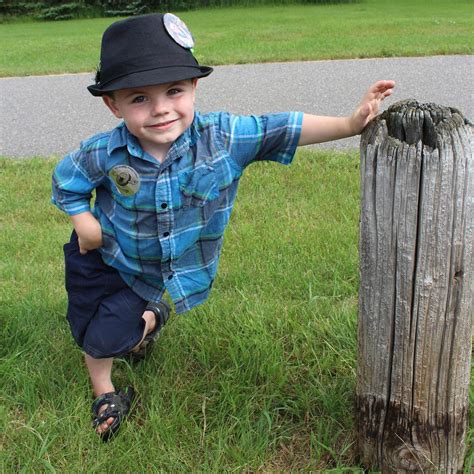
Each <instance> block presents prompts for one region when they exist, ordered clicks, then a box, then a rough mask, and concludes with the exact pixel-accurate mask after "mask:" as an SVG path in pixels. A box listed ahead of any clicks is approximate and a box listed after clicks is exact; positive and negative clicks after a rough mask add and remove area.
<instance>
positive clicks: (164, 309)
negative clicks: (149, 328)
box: [145, 300, 170, 332]
mask: <svg viewBox="0 0 474 474" xmlns="http://www.w3.org/2000/svg"><path fill="white" fill-rule="evenodd" d="M145 309H146V311H152V312H153V313H154V314H155V318H156V327H155V329H154V330H153V332H155V331H156V332H157V331H159V330H160V329H161V328H162V327H163V326H164V325H165V324H166V322H167V321H168V319H169V317H170V305H169V304H168V303H167V302H166V301H164V300H162V301H160V302H159V303H155V302H154V301H149V302H148V304H147V305H146V308H145Z"/></svg>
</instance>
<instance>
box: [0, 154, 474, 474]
mask: <svg viewBox="0 0 474 474" xmlns="http://www.w3.org/2000/svg"><path fill="white" fill-rule="evenodd" d="M55 163H56V159H54V158H49V159H47V158H37V159H30V160H11V159H2V160H0V181H1V183H0V184H1V189H2V193H1V195H0V204H1V210H0V228H1V236H2V238H1V239H0V252H1V255H2V264H1V266H0V279H1V281H2V285H1V287H0V301H1V305H0V313H1V315H0V316H1V320H2V341H3V344H2V350H3V354H2V362H3V363H2V379H3V380H2V381H3V387H4V390H3V401H2V406H3V416H2V420H3V433H4V437H3V442H2V443H3V446H2V448H3V449H2V451H3V454H2V456H3V465H2V466H3V467H2V472H88V473H89V472H90V473H93V472H117V473H128V472H158V470H160V471H163V472H191V471H193V472H243V471H259V472H290V471H300V470H302V471H311V472H317V471H323V472H362V471H361V470H360V469H358V468H357V467H355V466H357V462H356V457H355V446H354V440H355V428H354V417H353V415H354V393H355V380H356V345H357V337H356V316H357V290H358V257H357V240H358V218H359V189H358V181H359V178H358V175H359V165H358V156H357V153H356V152H348V153H336V152H334V151H329V152H323V151H314V150H307V149H303V150H300V151H299V152H298V155H297V157H296V159H295V163H294V164H293V165H292V166H291V167H290V168H287V167H284V166H278V165H275V164H269V163H262V164H257V165H252V167H250V168H249V169H248V170H247V173H246V175H245V176H244V177H243V179H242V183H241V186H240V192H239V197H238V199H237V204H236V208H235V211H234V213H233V216H232V219H231V223H230V225H229V228H228V229H227V232H226V237H225V243H224V248H223V255H222V260H221V263H220V269H219V274H218V278H217V279H216V282H215V285H214V288H213V291H212V294H211V298H210V299H209V300H208V302H207V303H205V304H204V305H202V306H200V307H198V308H195V309H194V310H192V311H191V312H190V313H187V314H185V315H182V316H179V317H177V316H173V317H172V319H171V321H170V322H169V324H168V325H167V326H166V328H165V330H164V331H163V334H162V337H161V339H160V340H159V342H158V345H157V347H156V350H155V352H154V353H153V355H152V357H151V358H150V359H149V360H148V361H146V362H145V363H144V364H142V365H140V366H139V367H137V368H136V369H133V370H132V368H131V367H130V366H128V365H127V364H126V363H125V362H120V363H117V365H116V370H115V381H116V383H117V385H118V386H123V385H125V384H126V383H131V384H133V385H134V386H135V388H136V389H137V391H138V395H139V398H138V402H137V403H136V405H135V408H134V412H133V416H132V417H131V418H130V419H129V421H127V423H126V424H125V426H124V427H123V431H122V432H121V434H120V436H119V437H118V438H117V439H116V440H115V441H114V442H113V443H109V444H107V445H104V444H103V443H101V442H100V441H99V440H98V438H97V437H96V436H95V434H94V433H93V431H92V429H91V427H90V412H89V410H90V404H91V393H90V390H89V386H88V382H87V374H86V370H85V368H84V367H83V365H82V355H81V352H80V351H79V350H78V349H77V348H76V347H75V346H74V344H73V342H72V338H71V336H70V334H69V330H68V327H67V323H66V321H65V318H64V314H65V310H66V295H65V291H64V289H63V278H64V276H63V261H62V248H61V247H62V244H63V243H64V242H65V241H66V240H67V238H68V235H69V232H70V225H69V222H68V219H67V218H66V217H65V216H64V215H63V214H62V213H60V212H59V211H57V210H56V209H55V208H54V207H53V206H52V205H50V204H49V196H50V175H51V171H52V168H53V166H54V164H55ZM255 203H258V205H255ZM471 394H472V391H471ZM472 397H473V395H471V398H472ZM471 426H472V420H471ZM469 436H470V443H471V445H470V448H469V453H468V457H467V461H466V469H467V470H466V472H470V469H472V467H473V466H474V451H473V447H472V439H473V437H474V430H472V428H471V431H470V434H469ZM332 470H333V471H332Z"/></svg>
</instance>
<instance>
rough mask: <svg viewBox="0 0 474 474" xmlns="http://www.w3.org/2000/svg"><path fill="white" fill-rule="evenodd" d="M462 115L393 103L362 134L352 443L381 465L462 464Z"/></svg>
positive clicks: (466, 347) (467, 228)
mask: <svg viewBox="0 0 474 474" xmlns="http://www.w3.org/2000/svg"><path fill="white" fill-rule="evenodd" d="M471 138H472V130H471V127H470V126H469V125H467V124H466V123H465V120H464V118H463V117H462V115H461V113H460V112H459V111H457V110H455V109H452V108H448V107H442V106H439V105H436V104H419V103H417V102H416V101H414V100H408V101H402V102H398V103H397V104H394V105H393V106H392V107H390V108H389V109H388V110H387V111H386V112H384V113H383V114H382V115H381V116H380V117H378V118H377V119H376V120H375V121H373V122H372V123H371V124H369V126H368V127H367V128H366V130H365V131H364V133H363V135H362V138H361V218H360V244H359V252H360V291H359V326H358V338H359V360H358V375H357V376H358V380H357V408H358V418H359V419H358V430H359V431H358V442H359V450H360V455H361V462H362V464H363V465H364V466H366V467H369V468H378V469H381V470H382V472H425V473H426V472H440V471H441V472H457V471H459V470H461V469H462V465H463V458H464V454H465V448H466V446H465V434H466V426H467V412H468V389H469V382H470V367H471V345H472V319H473V313H474V311H473V307H474V302H473V300H474V159H473V154H472V146H471V142H470V140H471Z"/></svg>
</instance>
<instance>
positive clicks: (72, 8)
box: [36, 3, 83, 21]
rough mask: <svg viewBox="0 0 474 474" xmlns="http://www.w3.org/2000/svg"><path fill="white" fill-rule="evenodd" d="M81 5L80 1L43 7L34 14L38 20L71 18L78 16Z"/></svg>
mask: <svg viewBox="0 0 474 474" xmlns="http://www.w3.org/2000/svg"><path fill="white" fill-rule="evenodd" d="M82 8H83V6H82V5H81V4H80V3H65V4H63V5H58V6H54V7H49V8H45V9H44V10H41V12H40V13H39V14H38V15H37V16H36V18H37V19H38V20H47V21H58V20H72V19H73V18H75V17H77V16H79V12H80V11H81V9H82Z"/></svg>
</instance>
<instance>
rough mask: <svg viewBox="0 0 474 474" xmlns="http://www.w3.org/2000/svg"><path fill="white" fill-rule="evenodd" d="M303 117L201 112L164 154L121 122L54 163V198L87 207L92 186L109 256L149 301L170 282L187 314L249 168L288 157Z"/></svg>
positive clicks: (198, 297) (203, 285) (206, 282)
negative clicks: (150, 150) (148, 148)
mask: <svg viewBox="0 0 474 474" xmlns="http://www.w3.org/2000/svg"><path fill="white" fill-rule="evenodd" d="M302 120H303V114H302V113H296V112H290V113H281V114H271V115H263V116H236V115H231V114H228V113H210V114H205V115H204V114H203V115H201V114H199V113H196V114H195V117H194V121H193V123H192V125H191V126H190V128H189V129H188V130H186V132H185V133H183V134H182V135H181V136H180V137H179V138H178V139H177V140H176V142H175V143H174V144H173V145H172V147H171V148H170V150H169V152H168V154H167V156H166V159H165V160H164V161H163V163H159V162H158V161H157V160H155V159H154V158H153V157H152V156H150V155H148V154H147V153H146V152H145V151H143V149H142V148H141V146H140V144H139V142H138V140H137V139H136V138H135V137H134V136H133V135H131V134H130V133H129V131H128V130H127V128H126V127H125V125H124V124H123V123H122V124H121V125H119V126H118V127H117V128H115V129H113V130H112V131H110V132H107V133H102V134H99V135H96V136H94V137H92V138H91V139H89V140H87V141H85V142H83V143H82V144H81V147H80V149H79V150H76V151H74V152H73V153H71V154H69V155H67V156H66V157H65V158H64V159H63V160H62V161H61V162H60V163H59V164H58V165H57V167H56V169H55V171H54V175H53V198H52V202H53V203H54V204H55V205H56V206H58V207H59V208H60V209H61V210H63V211H64V212H66V213H67V214H69V215H74V214H79V213H81V212H84V211H89V210H90V200H91V193H92V191H93V190H94V189H95V191H96V199H95V205H94V209H93V211H92V212H93V213H94V215H95V216H96V218H97V219H98V220H99V222H100V225H101V227H102V237H103V246H102V247H101V248H100V249H99V251H100V253H101V255H102V258H103V260H104V262H105V263H106V264H108V265H110V266H112V267H114V268H116V269H117V270H118V271H119V272H120V275H121V276H122V278H123V279H124V280H125V282H126V283H127V284H128V285H129V286H130V287H131V288H132V290H133V291H135V292H136V293H137V294H138V295H139V296H141V297H142V298H143V299H145V300H148V301H159V300H160V299H161V298H162V296H163V293H164V291H165V289H166V290H167V291H168V293H169V295H170V296H171V298H172V299H173V302H174V303H175V306H176V312H177V313H181V312H183V311H186V310H189V309H191V308H192V307H193V306H196V305H198V304H200V303H202V302H204V301H205V300H206V298H207V296H208V294H209V291H210V288H211V286H212V282H213V280H214V278H215V275H216V270H217V264H218V261H219V254H220V250H221V246H222V238H223V234H224V230H225V228H226V226H227V223H228V222H229V217H230V214H231V211H232V208H233V205H234V200H235V196H236V192H237V186H238V183H239V179H240V177H241V175H242V172H243V170H244V169H245V168H246V167H247V166H248V165H249V164H250V163H252V162H254V161H257V160H272V161H277V162H280V163H283V164H290V163H291V161H292V159H293V156H294V153H295V150H296V146H297V143H298V139H299V136H300V132H301V123H302Z"/></svg>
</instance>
